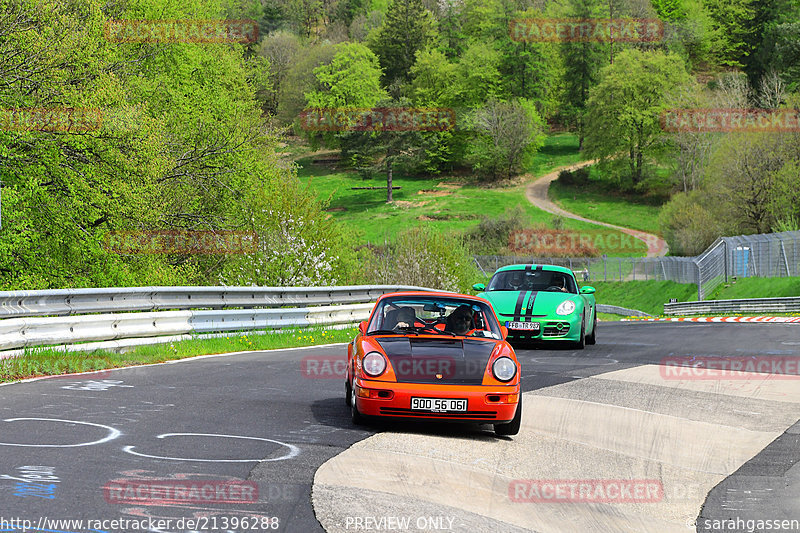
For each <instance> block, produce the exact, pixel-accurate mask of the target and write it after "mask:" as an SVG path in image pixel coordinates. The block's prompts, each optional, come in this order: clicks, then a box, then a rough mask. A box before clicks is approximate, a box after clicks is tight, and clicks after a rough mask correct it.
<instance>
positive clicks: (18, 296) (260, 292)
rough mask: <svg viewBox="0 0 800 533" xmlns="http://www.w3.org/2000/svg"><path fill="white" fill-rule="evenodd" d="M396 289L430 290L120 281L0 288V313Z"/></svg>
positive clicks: (303, 300)
mask: <svg viewBox="0 0 800 533" xmlns="http://www.w3.org/2000/svg"><path fill="white" fill-rule="evenodd" d="M396 290H425V291H427V290H431V289H427V288H424V287H413V286H404V285H350V286H339V287H124V288H99V289H52V290H42V291H0V318H11V317H24V316H61V315H79V314H85V313H115V312H126V311H157V310H159V309H204V308H205V309H228V308H234V307H238V308H242V309H253V308H258V307H286V306H316V305H332V304H355V303H367V302H374V301H375V300H376V299H377V298H378V297H379V296H380V295H382V294H385V293H387V292H392V291H396Z"/></svg>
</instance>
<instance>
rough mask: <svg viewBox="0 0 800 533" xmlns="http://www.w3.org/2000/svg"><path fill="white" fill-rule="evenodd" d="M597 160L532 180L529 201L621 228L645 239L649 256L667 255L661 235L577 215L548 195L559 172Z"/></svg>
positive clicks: (565, 214)
mask: <svg viewBox="0 0 800 533" xmlns="http://www.w3.org/2000/svg"><path fill="white" fill-rule="evenodd" d="M596 162H597V161H596V160H593V161H582V162H581V163H576V164H574V165H566V166H563V167H560V168H557V169H556V170H554V171H553V172H550V173H549V174H545V175H544V176H542V177H540V178H537V179H536V180H535V181H533V182H531V183H530V184H529V185H528V187H527V188H526V189H525V197H526V198H528V201H529V202H530V203H532V204H533V205H535V206H536V207H538V208H539V209H542V210H543V211H547V212H548V213H552V214H554V215H559V216H562V217H565V218H571V219H573V220H580V221H583V222H590V223H592V224H597V225H598V226H605V227H607V228H612V229H616V230H619V231H621V232H623V233H626V234H628V235H631V236H632V237H635V238H637V239H639V240H641V241H644V243H645V244H647V257H659V256H663V255H667V252H668V251H669V247H668V246H667V243H666V241H665V240H664V239H662V238H661V237H659V236H658V235H653V234H651V233H645V232H644V231H639V230H635V229H630V228H623V227H622V226H617V225H615V224H609V223H607V222H600V221H599V220H591V219H589V218H584V217H582V216H580V215H576V214H574V213H570V212H569V211H565V210H563V209H562V208H560V207H559V206H557V205H556V204H555V203H553V201H552V200H550V198H549V197H548V190H549V189H550V184H551V183H552V182H553V181H555V180H556V179H557V178H558V174H559V173H560V172H561V171H562V170H575V169H578V168H581V167H585V166H587V165H592V164H594V163H596Z"/></svg>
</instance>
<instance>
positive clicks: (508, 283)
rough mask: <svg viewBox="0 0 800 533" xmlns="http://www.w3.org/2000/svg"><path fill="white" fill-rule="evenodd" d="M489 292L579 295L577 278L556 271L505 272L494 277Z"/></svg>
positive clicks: (487, 288)
mask: <svg viewBox="0 0 800 533" xmlns="http://www.w3.org/2000/svg"><path fill="white" fill-rule="evenodd" d="M486 290H487V291H550V292H566V293H570V294H578V287H577V285H576V284H575V278H573V277H572V276H570V275H569V274H567V273H564V272H559V271H555V270H525V269H515V270H503V271H500V272H497V273H496V274H495V275H494V276H492V280H491V281H490V282H489V286H488V287H486Z"/></svg>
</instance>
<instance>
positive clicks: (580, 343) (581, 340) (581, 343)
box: [573, 316, 586, 350]
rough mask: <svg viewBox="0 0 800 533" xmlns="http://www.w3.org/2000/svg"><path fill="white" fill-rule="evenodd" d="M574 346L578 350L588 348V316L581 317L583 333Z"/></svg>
mask: <svg viewBox="0 0 800 533" xmlns="http://www.w3.org/2000/svg"><path fill="white" fill-rule="evenodd" d="M573 346H574V347H575V348H576V349H578V350H583V349H584V348H586V316H584V317H583V318H582V319H581V335H580V337H578V340H576V341H575V344H574V345H573Z"/></svg>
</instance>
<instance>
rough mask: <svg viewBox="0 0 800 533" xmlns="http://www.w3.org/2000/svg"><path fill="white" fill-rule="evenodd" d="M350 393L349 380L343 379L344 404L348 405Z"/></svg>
mask: <svg viewBox="0 0 800 533" xmlns="http://www.w3.org/2000/svg"><path fill="white" fill-rule="evenodd" d="M350 394H352V393H351V392H350V382H349V381H345V382H344V403H345V405H346V406H347V407H350Z"/></svg>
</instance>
